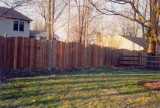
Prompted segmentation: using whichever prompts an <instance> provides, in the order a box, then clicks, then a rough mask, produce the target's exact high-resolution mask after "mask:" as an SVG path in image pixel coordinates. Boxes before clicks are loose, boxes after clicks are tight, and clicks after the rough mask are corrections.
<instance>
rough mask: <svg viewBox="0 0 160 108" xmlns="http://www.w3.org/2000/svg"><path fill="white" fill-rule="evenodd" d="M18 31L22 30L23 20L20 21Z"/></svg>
mask: <svg viewBox="0 0 160 108" xmlns="http://www.w3.org/2000/svg"><path fill="white" fill-rule="evenodd" d="M19 31H24V22H20V24H19Z"/></svg>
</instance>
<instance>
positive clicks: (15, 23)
mask: <svg viewBox="0 0 160 108" xmlns="http://www.w3.org/2000/svg"><path fill="white" fill-rule="evenodd" d="M13 30H14V31H18V21H14V25H13Z"/></svg>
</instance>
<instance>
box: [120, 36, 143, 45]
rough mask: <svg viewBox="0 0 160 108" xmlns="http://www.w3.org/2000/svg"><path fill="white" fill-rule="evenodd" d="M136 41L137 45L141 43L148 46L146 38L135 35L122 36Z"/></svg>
mask: <svg viewBox="0 0 160 108" xmlns="http://www.w3.org/2000/svg"><path fill="white" fill-rule="evenodd" d="M122 37H124V38H126V39H128V40H130V41H132V42H134V43H136V44H137V45H140V46H142V47H144V48H145V47H146V40H145V39H144V38H141V37H133V36H122Z"/></svg>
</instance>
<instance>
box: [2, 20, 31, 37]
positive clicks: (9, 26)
mask: <svg viewBox="0 0 160 108" xmlns="http://www.w3.org/2000/svg"><path fill="white" fill-rule="evenodd" d="M14 21H20V20H16V19H15V20H14V19H5V18H0V36H4V34H5V33H7V37H29V34H30V23H28V22H27V21H22V22H24V31H14V30H13V25H14Z"/></svg>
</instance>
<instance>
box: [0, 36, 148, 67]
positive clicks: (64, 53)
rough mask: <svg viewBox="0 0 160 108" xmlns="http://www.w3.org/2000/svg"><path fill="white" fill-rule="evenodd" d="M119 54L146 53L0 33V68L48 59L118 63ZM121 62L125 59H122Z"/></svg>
mask: <svg viewBox="0 0 160 108" xmlns="http://www.w3.org/2000/svg"><path fill="white" fill-rule="evenodd" d="M121 55H133V56H146V53H145V52H138V51H129V50H119V49H114V48H108V47H102V46H98V45H95V44H91V45H88V46H87V47H85V46H84V45H82V44H81V43H79V42H72V43H71V42H70V43H65V42H61V41H56V40H53V41H52V42H51V41H45V40H35V39H31V38H22V37H12V38H6V37H0V68H7V69H19V68H23V67H32V68H35V67H48V66H49V60H51V64H50V65H51V66H52V67H55V68H68V67H98V66H104V65H107V66H108V65H110V66H119V65H120V64H121V63H120V59H121ZM50 56H51V57H50ZM130 59H131V58H129V60H130ZM132 59H137V57H133V58H132ZM139 61H140V62H141V63H142V65H146V62H145V61H146V58H142V59H140V60H139ZM124 63H125V64H128V63H129V62H128V61H124ZM136 63H138V62H133V64H136Z"/></svg>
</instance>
